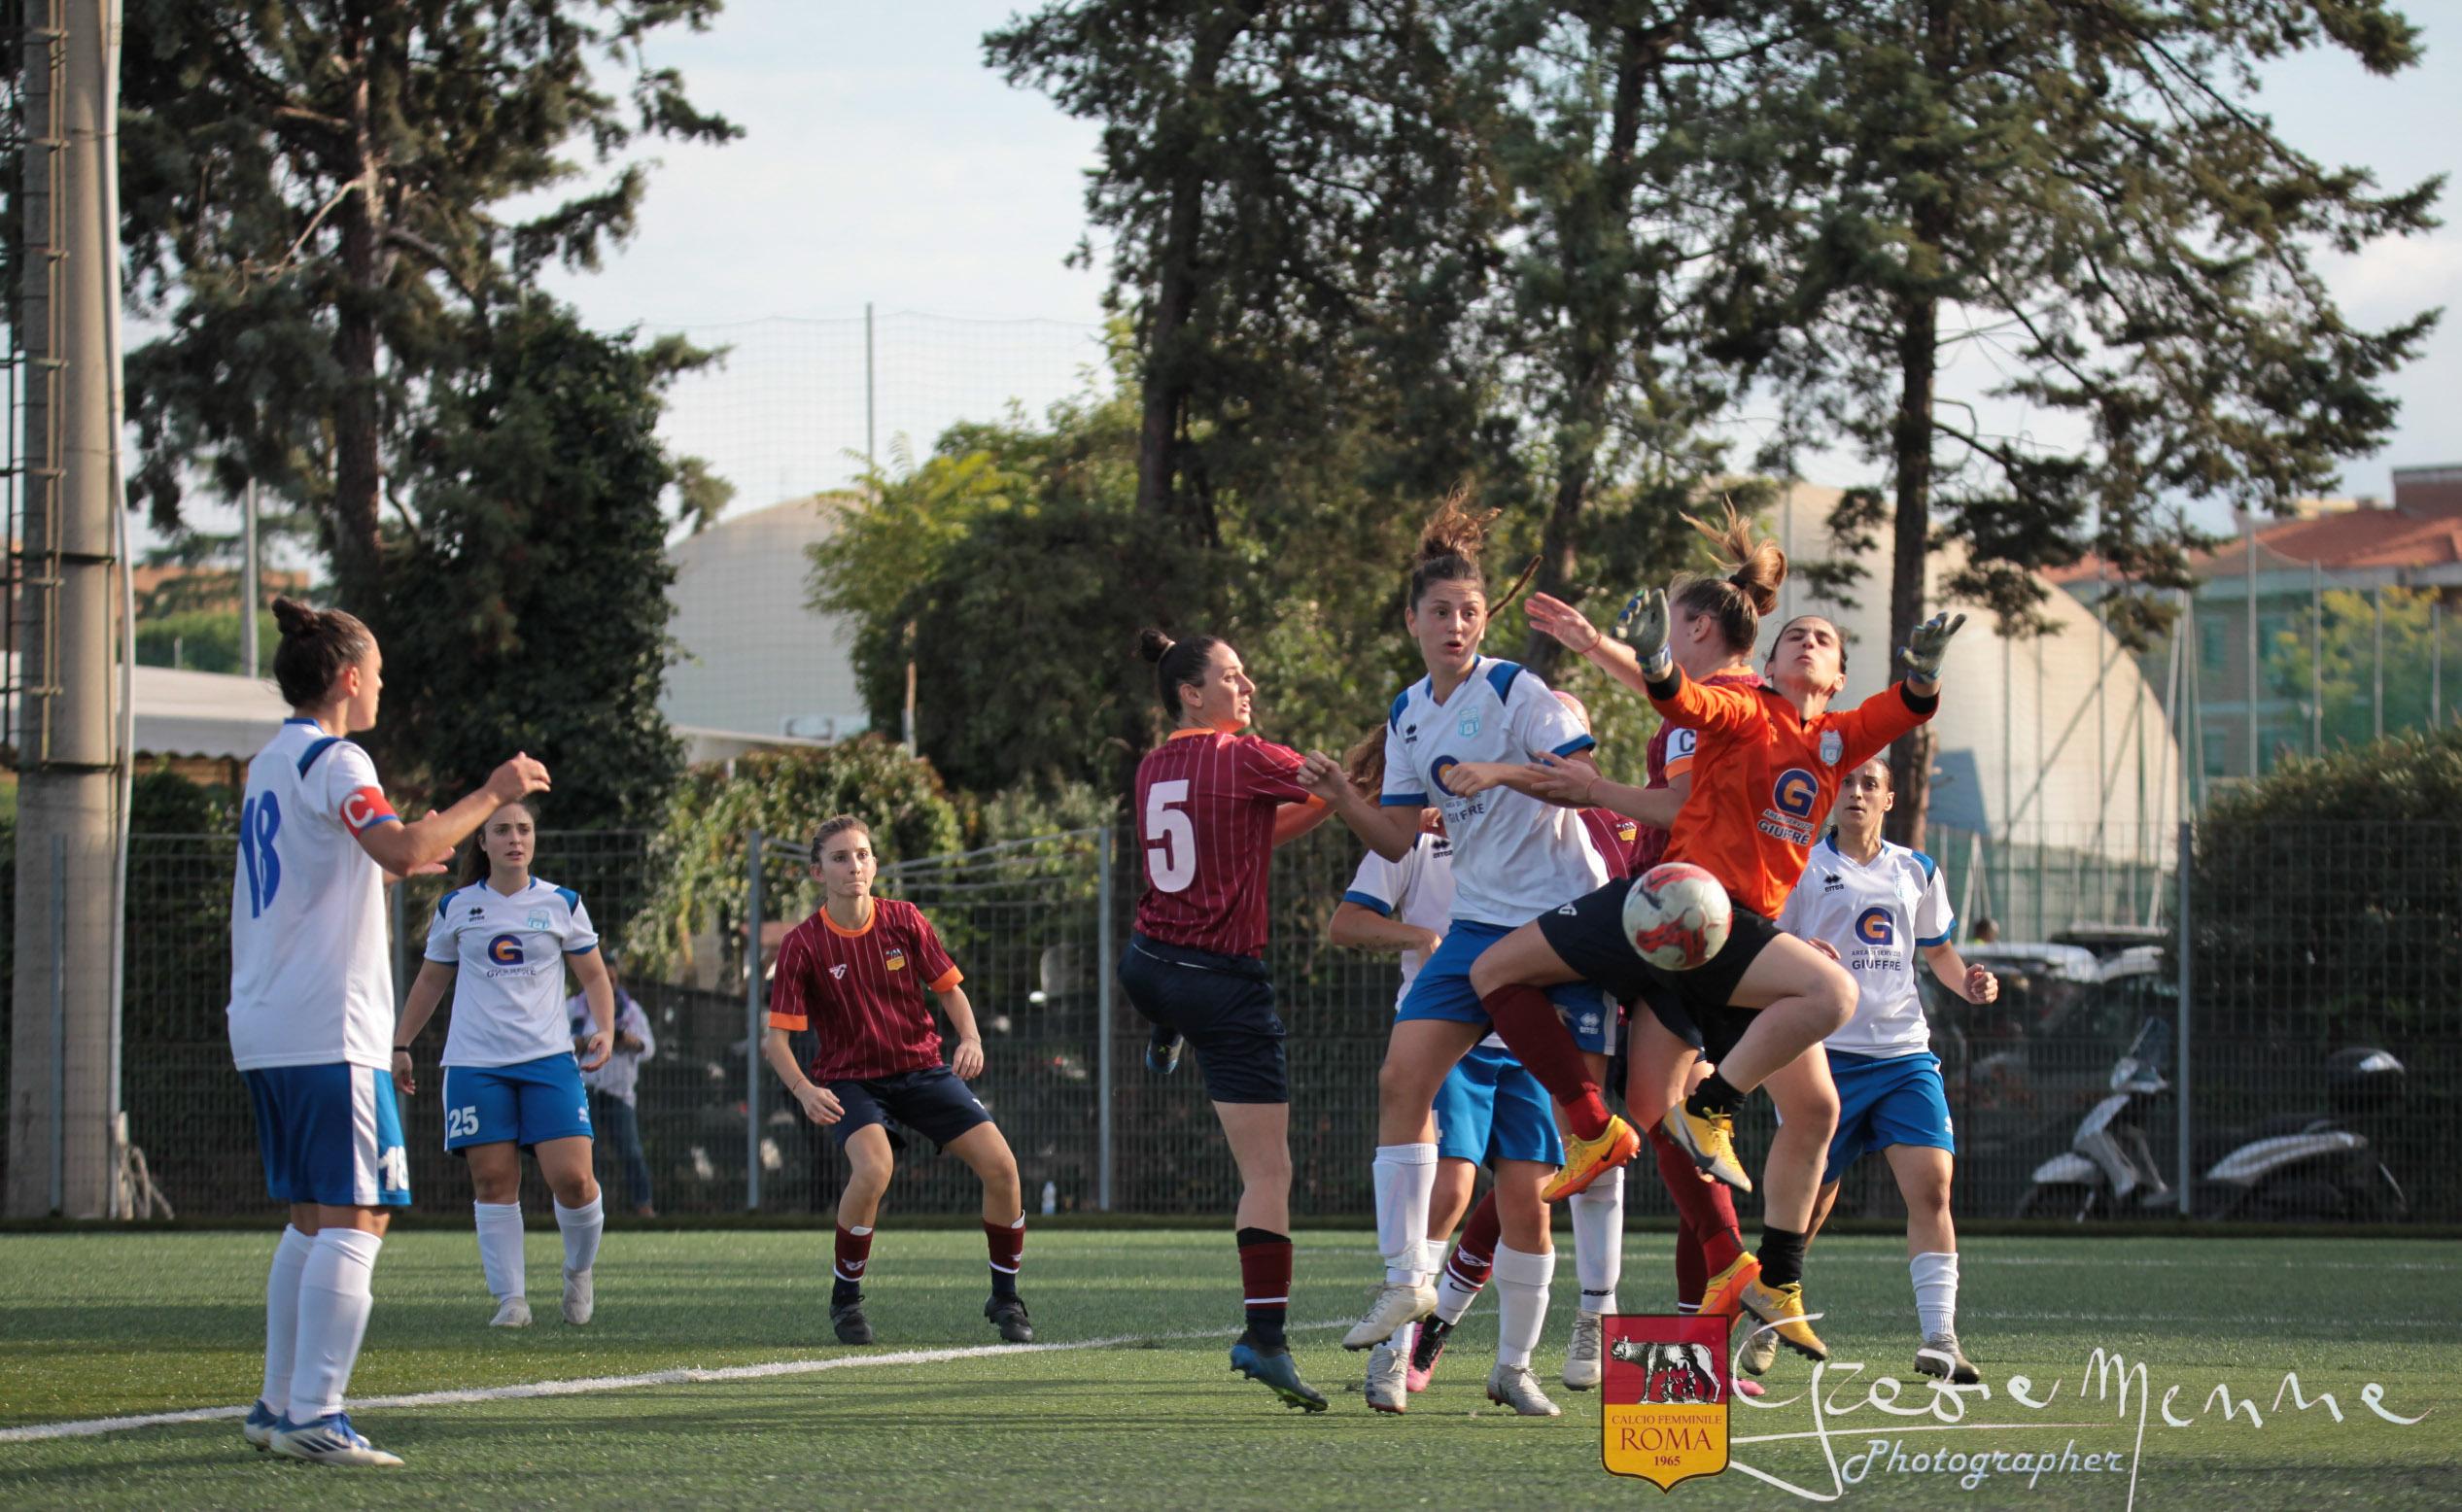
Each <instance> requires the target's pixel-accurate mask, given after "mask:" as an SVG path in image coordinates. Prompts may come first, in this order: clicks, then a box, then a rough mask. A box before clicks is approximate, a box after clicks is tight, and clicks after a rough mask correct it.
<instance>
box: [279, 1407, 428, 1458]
mask: <svg viewBox="0 0 2462 1512" xmlns="http://www.w3.org/2000/svg"><path fill="white" fill-rule="evenodd" d="M271 1447H272V1449H273V1452H274V1453H275V1454H278V1455H288V1456H290V1457H291V1458H292V1459H294V1460H306V1461H307V1462H308V1463H310V1464H354V1465H363V1466H366V1467H369V1468H386V1467H390V1466H394V1465H399V1464H400V1463H401V1457H400V1456H399V1455H389V1454H387V1453H385V1452H384V1451H383V1450H381V1449H379V1448H377V1447H376V1446H375V1445H373V1444H371V1443H369V1442H368V1441H367V1440H366V1439H364V1438H362V1437H360V1435H359V1431H358V1430H357V1429H355V1428H353V1427H352V1426H351V1418H350V1414H349V1413H346V1412H336V1413H331V1414H329V1415H328V1416H326V1417H322V1418H319V1419H317V1420H316V1421H315V1422H314V1423H311V1424H308V1425H306V1426H300V1427H294V1426H291V1424H290V1423H289V1422H288V1421H287V1420H286V1421H285V1422H284V1423H283V1424H281V1425H280V1426H277V1427H275V1429H274V1430H273V1443H272V1446H271Z"/></svg>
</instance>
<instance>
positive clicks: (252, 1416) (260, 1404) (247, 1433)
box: [239, 1396, 282, 1449]
mask: <svg viewBox="0 0 2462 1512" xmlns="http://www.w3.org/2000/svg"><path fill="white" fill-rule="evenodd" d="M280 1426H282V1414H280V1413H278V1412H276V1411H274V1410H273V1409H272V1408H271V1407H268V1406H266V1405H265V1399H264V1398H263V1397H261V1396H260V1397H258V1398H257V1400H256V1404H255V1405H253V1406H251V1407H250V1408H249V1409H248V1416H247V1417H245V1418H242V1419H241V1420H240V1422H239V1436H240V1437H242V1438H244V1439H246V1440H248V1442H250V1443H252V1444H254V1445H256V1446H257V1447H258V1448H259V1449H271V1448H272V1447H273V1430H274V1429H275V1428H278V1427H280Z"/></svg>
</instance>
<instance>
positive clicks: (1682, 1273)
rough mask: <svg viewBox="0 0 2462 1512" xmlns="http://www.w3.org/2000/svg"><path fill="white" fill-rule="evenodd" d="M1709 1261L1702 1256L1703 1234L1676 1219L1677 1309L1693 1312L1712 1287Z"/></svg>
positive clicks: (1680, 1219) (1681, 1220)
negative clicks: (1695, 1231)
mask: <svg viewBox="0 0 2462 1512" xmlns="http://www.w3.org/2000/svg"><path fill="white" fill-rule="evenodd" d="M1710 1276H1711V1270H1710V1266H1709V1262H1707V1261H1706V1260H1704V1259H1703V1258H1702V1257H1701V1236H1700V1235H1699V1234H1696V1233H1694V1232H1693V1231H1692V1225H1691V1224H1690V1223H1688V1222H1686V1221H1684V1220H1683V1219H1682V1218H1679V1219H1677V1220H1676V1309H1677V1311H1679V1312H1685V1313H1688V1312H1691V1311H1692V1310H1693V1309H1694V1308H1696V1307H1699V1306H1700V1305H1701V1293H1703V1292H1704V1291H1707V1290H1709V1289H1710Z"/></svg>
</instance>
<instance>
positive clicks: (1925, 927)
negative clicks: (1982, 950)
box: [1915, 851, 1958, 950]
mask: <svg viewBox="0 0 2462 1512" xmlns="http://www.w3.org/2000/svg"><path fill="white" fill-rule="evenodd" d="M1915 859H1916V860H1917V862H1918V863H1920V864H1921V865H1922V866H1923V868H1924V896H1923V897H1921V898H1919V899H1917V900H1916V902H1915V943H1916V944H1917V945H1921V946H1922V947H1924V948H1925V949H1927V950H1928V949H1930V948H1931V947H1932V946H1933V945H1947V944H1948V943H1949V938H1950V936H1952V935H1954V934H1956V933H1958V913H1957V911H1956V910H1954V909H1952V908H1951V907H1950V906H1949V884H1948V883H1946V882H1944V881H1942V880H1941V875H1940V868H1939V867H1938V866H1935V865H1934V864H1933V863H1932V858H1931V857H1929V856H1926V855H1925V854H1924V853H1923V852H1921V851H1918V852H1916V856H1915Z"/></svg>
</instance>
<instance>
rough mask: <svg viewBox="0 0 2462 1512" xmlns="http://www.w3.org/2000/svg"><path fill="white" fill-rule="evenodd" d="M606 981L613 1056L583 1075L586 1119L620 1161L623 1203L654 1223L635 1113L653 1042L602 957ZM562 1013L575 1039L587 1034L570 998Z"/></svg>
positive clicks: (645, 1019)
mask: <svg viewBox="0 0 2462 1512" xmlns="http://www.w3.org/2000/svg"><path fill="white" fill-rule="evenodd" d="M607 976H608V979H609V980H610V981H612V982H613V983H614V986H615V1053H614V1054H612V1055H609V1056H608V1057H607V1064H606V1065H604V1066H601V1067H600V1068H599V1069H598V1070H596V1071H588V1072H584V1073H582V1076H581V1082H582V1084H583V1085H584V1086H587V1087H588V1088H589V1089H590V1120H591V1122H593V1123H595V1124H596V1125H598V1128H599V1132H600V1134H601V1136H602V1137H603V1138H605V1139H607V1141H608V1142H610V1143H611V1144H612V1145H613V1146H614V1147H615V1151H616V1153H617V1154H618V1155H619V1156H620V1157H621V1158H622V1159H623V1161H624V1200H625V1201H627V1202H629V1203H631V1204H632V1205H633V1212H634V1213H635V1214H636V1215H637V1216H639V1217H642V1218H656V1217H657V1216H658V1212H657V1209H656V1208H655V1207H653V1206H652V1205H651V1201H650V1189H649V1157H648V1156H647V1155H646V1154H644V1153H643V1152H642V1123H641V1118H640V1117H638V1116H637V1114H636V1112H635V1107H636V1101H635V1100H636V1097H637V1095H638V1090H639V1085H640V1081H641V1075H642V1061H645V1060H647V1059H649V1058H650V1057H651V1056H652V1055H655V1054H657V1053H658V1041H657V1039H656V1038H655V1037H654V1036H652V1035H651V1033H650V1032H649V1014H645V1013H643V1012H642V1005H641V1004H639V1003H637V1002H635V1001H634V1000H633V994H631V993H629V992H627V991H625V990H624V983H623V980H622V979H621V978H619V977H617V976H616V959H615V957H614V956H612V955H610V956H608V957H607ZM565 1011H566V1013H567V1014H570V1015H571V1017H572V1032H573V1034H574V1035H575V1036H576V1037H578V1036H579V1035H581V1034H584V1033H586V1032H587V1031H588V1019H589V1012H590V1010H589V1007H588V1005H587V1004H585V1003H584V1002H583V1001H582V999H581V996H580V994H578V993H575V994H574V995H573V996H572V998H571V999H569V1000H568V1001H567V1002H566V1003H565Z"/></svg>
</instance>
